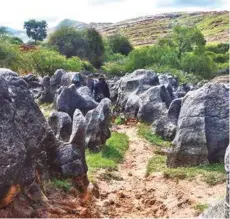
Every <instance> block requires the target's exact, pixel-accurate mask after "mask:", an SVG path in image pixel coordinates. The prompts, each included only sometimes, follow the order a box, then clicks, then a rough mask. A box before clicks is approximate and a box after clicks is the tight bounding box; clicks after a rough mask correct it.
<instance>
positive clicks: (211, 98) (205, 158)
mask: <svg viewBox="0 0 230 219" xmlns="http://www.w3.org/2000/svg"><path fill="white" fill-rule="evenodd" d="M228 143H229V87H228V86H227V85H226V84H215V83H210V84H205V85H204V86H203V87H201V88H200V89H198V90H194V91H190V92H188V93H187V95H186V96H185V97H184V98H183V100H182V106H181V110H180V115H179V119H178V124H177V132H176V136H175V139H174V140H173V148H172V151H171V152H170V153H169V155H168V159H167V164H168V166H169V167H177V166H192V165H199V164H204V163H207V162H210V163H213V162H223V160H224V154H225V151H226V148H227V146H228Z"/></svg>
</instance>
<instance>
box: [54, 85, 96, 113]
mask: <svg viewBox="0 0 230 219" xmlns="http://www.w3.org/2000/svg"><path fill="white" fill-rule="evenodd" d="M87 90H88V91H90V90H89V89H88V87H81V88H79V89H77V88H76V87H75V85H73V84H72V85H70V86H69V87H62V88H61V89H60V91H59V92H57V96H56V98H55V102H56V103H55V106H56V109H57V111H61V112H66V113H68V114H69V115H70V117H73V113H74V111H75V110H76V109H79V110H80V111H81V112H82V113H83V114H86V113H87V112H88V111H89V110H91V109H94V108H95V107H97V105H98V103H97V102H96V101H95V100H94V99H93V97H92V95H91V93H90V92H88V91H87Z"/></svg>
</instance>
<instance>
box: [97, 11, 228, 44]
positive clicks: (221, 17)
mask: <svg viewBox="0 0 230 219" xmlns="http://www.w3.org/2000/svg"><path fill="white" fill-rule="evenodd" d="M176 24H180V25H189V26H192V25H196V26H197V27H198V28H199V29H200V30H201V31H202V33H203V34H204V36H205V39H206V40H207V42H228V36H229V35H228V31H229V12H228V11H220V12H217V11H210V12H193V13H185V12H181V13H166V14H159V15H153V16H145V17H139V18H135V19H130V20H126V21H122V22H119V23H115V24H112V25H109V26H107V27H104V28H102V29H101V30H100V32H101V33H102V34H103V35H105V36H108V35H113V34H115V33H121V34H123V35H125V36H127V37H128V38H129V40H130V41H131V42H132V44H133V45H134V46H139V45H148V44H154V43H155V42H156V41H157V40H158V39H159V38H160V37H164V36H166V35H167V34H168V33H169V32H170V31H171V30H172V28H173V26H175V25H176Z"/></svg>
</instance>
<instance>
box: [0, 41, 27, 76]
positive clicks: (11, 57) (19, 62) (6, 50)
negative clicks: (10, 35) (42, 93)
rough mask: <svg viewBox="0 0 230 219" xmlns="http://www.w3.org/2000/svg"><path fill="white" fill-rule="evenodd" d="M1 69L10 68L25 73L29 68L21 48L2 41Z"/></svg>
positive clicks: (0, 44) (0, 52) (0, 50)
mask: <svg viewBox="0 0 230 219" xmlns="http://www.w3.org/2000/svg"><path fill="white" fill-rule="evenodd" d="M0 67H2V68H9V69H11V70H13V71H16V72H23V71H25V70H26V69H27V68H28V66H27V63H26V60H25V57H24V56H23V53H22V52H21V51H20V49H19V47H18V46H17V45H13V44H10V43H8V42H6V41H3V42H1V41H0Z"/></svg>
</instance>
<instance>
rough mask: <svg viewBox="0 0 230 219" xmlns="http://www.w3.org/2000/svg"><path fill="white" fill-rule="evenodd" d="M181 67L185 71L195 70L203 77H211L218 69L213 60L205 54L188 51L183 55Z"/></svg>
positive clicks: (194, 71)
mask: <svg viewBox="0 0 230 219" xmlns="http://www.w3.org/2000/svg"><path fill="white" fill-rule="evenodd" d="M181 69H182V70H183V71H185V72H193V73H195V74H197V75H200V76H202V77H203V78H211V77H212V76H213V75H214V73H215V72H216V70H217V66H216V65H215V63H214V62H213V60H212V59H211V58H210V57H209V56H207V55H205V54H202V55H194V54H192V53H187V54H186V55H184V56H183V57H182V61H181Z"/></svg>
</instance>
